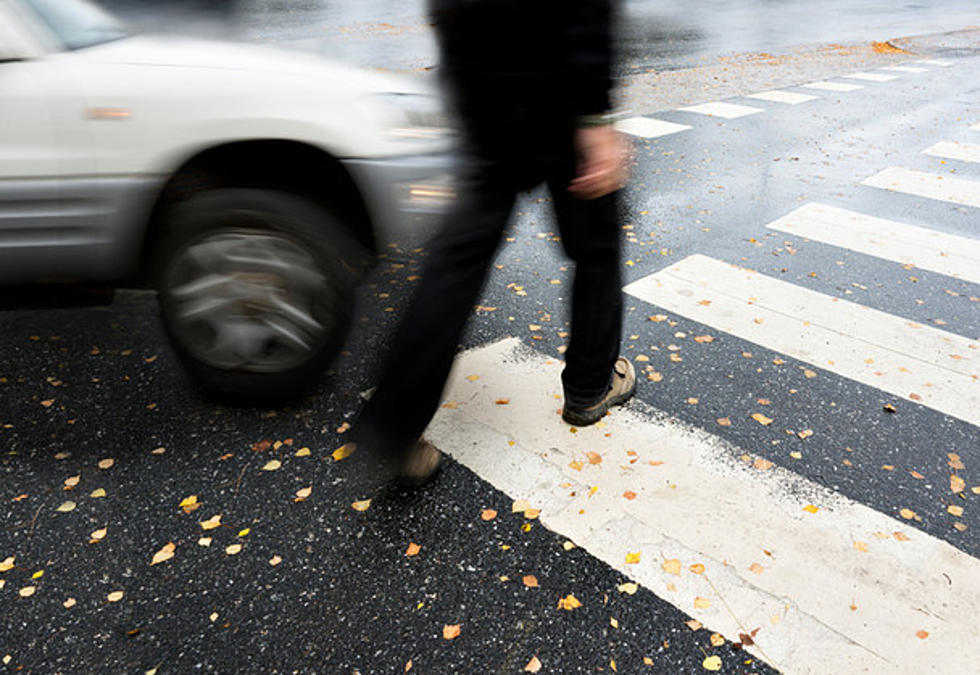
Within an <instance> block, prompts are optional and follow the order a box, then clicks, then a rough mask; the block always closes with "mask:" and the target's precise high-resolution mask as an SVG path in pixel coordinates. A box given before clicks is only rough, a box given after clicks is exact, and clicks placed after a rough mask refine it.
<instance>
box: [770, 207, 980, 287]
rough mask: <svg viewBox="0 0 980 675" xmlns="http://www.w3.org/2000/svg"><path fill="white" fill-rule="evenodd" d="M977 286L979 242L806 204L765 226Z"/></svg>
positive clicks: (859, 214) (852, 212)
mask: <svg viewBox="0 0 980 675" xmlns="http://www.w3.org/2000/svg"><path fill="white" fill-rule="evenodd" d="M767 227H769V228H770V229H773V230H779V231H781V232H788V233H789V234H795V235H798V236H801V237H806V238H807V239H812V240H814V241H819V242H822V243H824V244H831V245H832V246H839V247H842V248H846V249H850V250H851V251H857V252H858V253H864V254H865V255H870V256H876V257H878V258H883V259H885V260H891V261H892V262H897V263H901V264H912V265H915V266H916V267H918V268H920V269H924V270H929V271H931V272H938V273H939V274H945V275H948V276H951V277H955V278H957V279H963V280H964V281H970V282H972V283H975V284H980V241H978V240H976V239H970V238H967V237H959V236H956V235H952V234H945V233H942V232H937V231H935V230H932V229H929V228H924V227H915V226H913V225H906V224H904V223H898V222H895V221H893V220H885V219H884V218H875V217H872V216H867V215H864V214H862V213H855V212H854V211H847V210H845V209H840V208H836V207H833V206H827V205H826V204H818V203H811V204H807V205H805V206H801V207H800V208H798V209H796V210H795V211H793V212H792V213H789V214H787V215H785V216H783V217H782V218H779V219H778V220H775V221H773V222H771V223H769V225H768V226H767Z"/></svg>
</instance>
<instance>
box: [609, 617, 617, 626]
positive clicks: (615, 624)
mask: <svg viewBox="0 0 980 675" xmlns="http://www.w3.org/2000/svg"><path fill="white" fill-rule="evenodd" d="M609 625H610V626H612V627H613V628H619V622H618V621H616V619H614V618H612V617H609Z"/></svg>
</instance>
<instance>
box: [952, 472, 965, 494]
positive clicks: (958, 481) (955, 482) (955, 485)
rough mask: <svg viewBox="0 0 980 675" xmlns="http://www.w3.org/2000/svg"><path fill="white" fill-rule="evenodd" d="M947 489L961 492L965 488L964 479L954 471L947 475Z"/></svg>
mask: <svg viewBox="0 0 980 675" xmlns="http://www.w3.org/2000/svg"><path fill="white" fill-rule="evenodd" d="M949 489H950V490H952V491H953V492H963V490H964V489H966V481H964V480H963V479H962V478H960V477H959V476H957V475H956V474H955V473H954V474H952V475H951V476H950V477H949Z"/></svg>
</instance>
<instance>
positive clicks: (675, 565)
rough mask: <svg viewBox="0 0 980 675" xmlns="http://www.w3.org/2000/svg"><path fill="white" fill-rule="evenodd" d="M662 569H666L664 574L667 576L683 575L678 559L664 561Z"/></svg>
mask: <svg viewBox="0 0 980 675" xmlns="http://www.w3.org/2000/svg"><path fill="white" fill-rule="evenodd" d="M661 567H663V568H664V572H666V573H667V574H673V575H674V576H678V577H679V576H680V575H681V561H680V560H678V559H677V558H671V559H669V560H664V562H663V564H662V565H661Z"/></svg>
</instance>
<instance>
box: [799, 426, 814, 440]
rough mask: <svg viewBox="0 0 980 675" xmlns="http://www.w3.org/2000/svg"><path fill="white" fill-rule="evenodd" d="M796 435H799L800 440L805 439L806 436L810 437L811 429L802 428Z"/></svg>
mask: <svg viewBox="0 0 980 675" xmlns="http://www.w3.org/2000/svg"><path fill="white" fill-rule="evenodd" d="M796 435H797V436H799V437H800V438H801V439H802V440H806V439H807V438H810V436H812V435H813V429H804V430H803V431H800V432H799V433H797V434H796Z"/></svg>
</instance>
